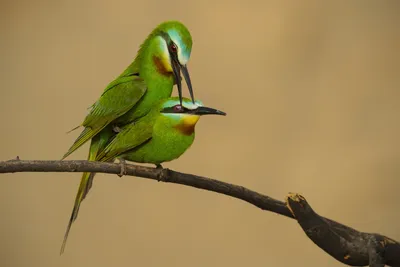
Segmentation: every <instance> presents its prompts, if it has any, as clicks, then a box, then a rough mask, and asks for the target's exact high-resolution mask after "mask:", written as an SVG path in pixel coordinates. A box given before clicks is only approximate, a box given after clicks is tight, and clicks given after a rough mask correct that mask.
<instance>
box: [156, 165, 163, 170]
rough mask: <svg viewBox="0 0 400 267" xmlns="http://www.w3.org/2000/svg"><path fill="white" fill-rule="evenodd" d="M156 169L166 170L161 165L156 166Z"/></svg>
mask: <svg viewBox="0 0 400 267" xmlns="http://www.w3.org/2000/svg"><path fill="white" fill-rule="evenodd" d="M156 169H164V168H163V166H162V165H161V164H156Z"/></svg>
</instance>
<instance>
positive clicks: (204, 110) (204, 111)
mask: <svg viewBox="0 0 400 267" xmlns="http://www.w3.org/2000/svg"><path fill="white" fill-rule="evenodd" d="M192 113H193V114H196V115H222V116H226V113H225V112H223V111H220V110H217V109H214V108H208V107H198V108H196V109H195V110H193V112H192Z"/></svg>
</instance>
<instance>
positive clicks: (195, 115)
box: [96, 97, 226, 168]
mask: <svg viewBox="0 0 400 267" xmlns="http://www.w3.org/2000/svg"><path fill="white" fill-rule="evenodd" d="M211 114H215V115H226V113H225V112H222V111H219V110H216V109H213V108H209V107H204V106H203V104H202V102H200V101H198V100H197V101H195V102H194V103H193V102H191V101H190V100H189V99H187V98H183V99H182V104H180V100H179V98H178V97H171V98H167V99H164V100H161V101H160V102H159V103H158V104H157V105H155V106H154V107H153V108H152V109H151V111H150V112H149V113H148V114H147V115H146V116H144V117H142V118H140V119H139V120H138V121H136V122H135V123H131V124H128V125H126V126H125V127H123V128H122V129H121V131H120V132H119V133H118V134H117V135H116V136H115V137H114V138H113V139H112V141H111V142H110V143H109V144H107V146H106V147H105V148H104V149H103V150H102V151H100V152H99V153H98V155H97V157H96V161H102V162H107V161H114V160H115V159H122V160H129V161H133V162H139V163H152V164H155V165H156V166H157V167H159V168H161V167H162V166H161V163H163V162H167V161H171V160H174V159H177V158H179V157H180V156H181V155H182V154H183V153H184V152H185V151H186V150H187V149H188V148H189V147H190V146H191V145H192V143H193V141H194V137H195V126H196V123H197V122H198V120H199V118H200V116H202V115H211Z"/></svg>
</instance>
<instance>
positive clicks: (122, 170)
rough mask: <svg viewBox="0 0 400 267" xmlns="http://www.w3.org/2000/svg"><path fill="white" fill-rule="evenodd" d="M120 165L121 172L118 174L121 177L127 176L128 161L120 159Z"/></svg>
mask: <svg viewBox="0 0 400 267" xmlns="http://www.w3.org/2000/svg"><path fill="white" fill-rule="evenodd" d="M118 160H119V163H120V164H121V172H120V173H119V174H118V176H119V177H122V176H124V175H126V161H125V160H124V159H123V158H119V159H118Z"/></svg>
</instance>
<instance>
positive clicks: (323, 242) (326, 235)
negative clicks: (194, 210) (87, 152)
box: [0, 157, 400, 267]
mask: <svg viewBox="0 0 400 267" xmlns="http://www.w3.org/2000/svg"><path fill="white" fill-rule="evenodd" d="M120 171H121V165H119V164H115V163H102V162H91V161H85V160H73V161H39V160H32V161H26V160H19V158H18V157H17V159H15V160H10V161H5V162H0V173H14V172H98V173H109V174H119V173H120ZM126 175H127V176H136V177H141V178H148V179H152V180H157V181H162V182H167V183H175V184H182V185H187V186H191V187H196V188H200V189H204V190H208V191H213V192H217V193H220V194H224V195H228V196H231V197H234V198H238V199H241V200H244V201H246V202H248V203H250V204H253V205H254V206H256V207H258V208H260V209H262V210H268V211H272V212H275V213H278V214H281V215H284V216H286V217H289V218H293V219H296V220H297V222H298V223H299V225H300V227H301V228H302V229H303V231H304V232H305V233H306V235H307V236H308V237H309V238H310V239H311V240H312V241H313V242H314V243H315V244H316V245H317V246H318V247H320V248H321V249H323V250H324V251H325V252H327V253H328V254H329V255H331V256H332V257H333V258H335V259H337V260H338V261H340V262H342V263H344V264H346V265H351V266H367V265H369V266H371V267H382V266H385V264H386V265H387V266H393V267H400V243H399V242H397V241H395V240H393V239H391V238H388V237H386V236H383V235H380V234H374V233H364V232H359V231H357V230H355V229H353V228H350V227H348V226H346V225H343V224H341V223H338V222H335V221H333V220H330V219H327V218H324V217H322V216H320V215H318V214H317V213H316V212H315V211H314V210H313V209H312V208H311V206H310V205H309V204H308V203H307V201H306V199H305V198H304V197H303V196H301V195H299V194H289V195H288V197H287V198H286V202H282V201H279V200H276V199H273V198H270V197H268V196H266V195H262V194H260V193H257V192H255V191H252V190H250V189H247V188H245V187H243V186H238V185H234V184H229V183H225V182H222V181H218V180H215V179H210V178H206V177H201V176H197V175H192V174H185V173H180V172H176V171H172V170H169V169H156V168H149V167H144V166H138V165H131V164H128V165H127V166H126Z"/></svg>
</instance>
